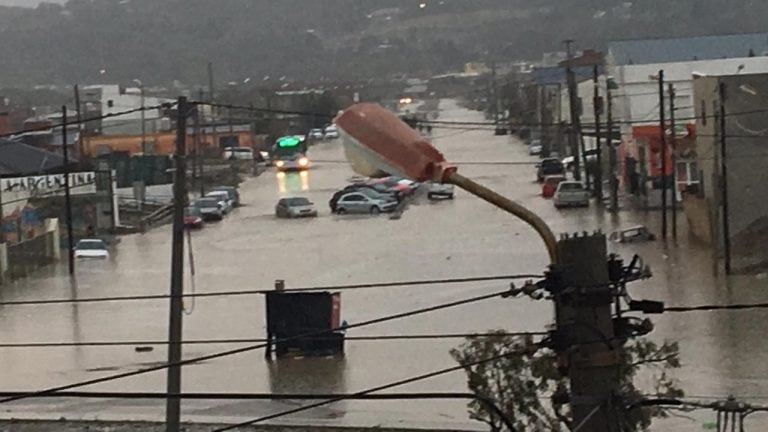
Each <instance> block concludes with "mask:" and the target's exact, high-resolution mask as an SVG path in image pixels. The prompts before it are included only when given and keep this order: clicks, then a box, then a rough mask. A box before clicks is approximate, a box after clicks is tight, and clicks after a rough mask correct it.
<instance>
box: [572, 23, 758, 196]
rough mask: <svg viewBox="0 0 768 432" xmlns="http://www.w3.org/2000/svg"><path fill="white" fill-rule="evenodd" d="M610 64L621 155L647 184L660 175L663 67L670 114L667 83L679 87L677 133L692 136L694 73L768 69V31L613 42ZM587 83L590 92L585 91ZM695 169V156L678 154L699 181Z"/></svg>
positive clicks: (689, 176) (680, 172) (683, 171)
mask: <svg viewBox="0 0 768 432" xmlns="http://www.w3.org/2000/svg"><path fill="white" fill-rule="evenodd" d="M606 70H607V73H608V75H609V76H611V77H612V78H613V80H614V82H615V83H616V84H617V85H618V89H617V90H614V92H613V94H614V97H613V107H614V110H613V112H614V120H615V121H617V122H620V129H621V133H622V146H621V149H620V151H619V158H620V161H622V162H623V163H624V165H623V168H624V174H625V175H626V176H627V177H629V175H630V174H631V173H632V172H636V173H637V174H638V175H639V180H638V182H639V184H640V187H643V186H645V185H646V182H647V181H648V180H653V179H658V178H660V176H661V157H660V150H661V144H660V143H661V138H660V129H659V115H660V112H659V108H660V100H659V84H658V80H657V79H658V78H657V77H658V74H659V71H661V70H663V71H664V80H665V86H664V102H663V103H664V108H665V117H666V119H667V120H668V119H669V118H670V109H669V108H670V106H669V105H670V99H669V94H668V85H669V84H672V85H673V86H674V89H675V93H676V95H675V100H674V104H675V112H674V114H675V124H676V127H675V132H676V137H677V138H680V137H681V136H682V137H684V138H688V139H692V138H693V137H694V136H695V123H696V121H695V115H694V103H693V94H692V93H693V90H692V89H693V78H694V75H697V76H704V75H734V74H756V73H764V72H768V33H759V34H754V33H753V34H736V35H725V36H703V37H692V38H678V39H650V40H631V41H619V42H613V43H611V44H610V45H609V49H608V54H607V56H606ZM582 89H583V91H584V92H588V93H589V94H588V95H586V96H585V95H584V93H581V91H582ZM591 89H592V87H591V83H589V84H587V83H582V84H581V86H580V95H582V100H583V101H585V102H586V101H587V99H589V106H590V107H591V95H592V93H591ZM602 93H603V94H604V91H603V92H602ZM586 106H587V104H586V103H585V108H586ZM590 109H591V108H590ZM590 109H585V115H589V116H591V114H589V113H588V112H589V111H590ZM585 118H586V117H585ZM687 135H690V136H687ZM686 136H687V137H686ZM668 141H669V140H668ZM668 145H669V142H668ZM667 155H668V160H667V167H669V168H668V169H667V172H666V175H667V176H671V175H672V174H673V169H672V164H671V160H672V159H671V158H672V151H671V149H670V150H669V151H667ZM628 158H629V161H628ZM696 172H697V169H696V167H695V161H693V160H685V159H682V160H678V165H677V166H676V174H677V179H678V180H680V181H682V182H691V181H696V179H695V178H694V177H695V173H696Z"/></svg>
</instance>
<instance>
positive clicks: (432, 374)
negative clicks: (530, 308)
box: [213, 348, 533, 432]
mask: <svg viewBox="0 0 768 432" xmlns="http://www.w3.org/2000/svg"><path fill="white" fill-rule="evenodd" d="M532 349H533V348H528V349H525V350H517V351H514V352H509V353H505V354H500V355H496V356H493V357H488V358H485V359H481V360H477V361H473V362H469V363H464V364H460V365H458V366H451V367H447V368H444V369H438V370H436V371H433V372H428V373H425V374H421V375H416V376H413V377H410V378H405V379H402V380H399V381H394V382H391V383H389V384H384V385H380V386H377V387H371V388H369V389H366V390H362V391H359V392H356V393H353V394H352V396H355V397H357V396H365V395H368V394H371V393H375V392H379V391H382V390H388V389H391V388H394V387H400V386H403V385H406V384H411V383H414V382H419V381H424V380H427V379H430V378H434V377H437V376H440V375H445V374H449V373H452V372H456V371H460V370H464V369H466V368H468V367H471V366H477V365H480V364H483V363H489V362H493V361H496V360H500V359H502V358H504V357H509V356H511V355H518V354H524V353H526V352H530V351H531V350H532ZM348 398H349V397H348V395H340V396H337V397H334V398H329V399H326V400H324V401H321V402H316V403H312V404H309V405H304V406H300V407H298V408H293V409H289V410H285V411H281V412H278V413H275V414H269V415H266V416H263V417H259V418H257V419H253V420H248V421H245V422H242V423H238V424H234V425H229V426H225V427H222V428H218V429H215V430H214V431H213V432H225V431H229V430H233V429H237V428H241V427H245V426H250V425H252V424H255V423H261V422H264V421H267V420H273V419H276V418H279V417H285V416H288V415H291V414H296V413H300V412H303V411H308V410H310V409H314V408H319V407H322V406H325V405H330V404H333V403H336V402H340V401H343V400H345V399H348ZM507 427H508V428H509V430H510V432H514V431H515V429H514V426H513V425H512V424H507Z"/></svg>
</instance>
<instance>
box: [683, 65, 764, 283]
mask: <svg viewBox="0 0 768 432" xmlns="http://www.w3.org/2000/svg"><path fill="white" fill-rule="evenodd" d="M721 83H722V84H724V85H725V111H726V117H725V137H726V147H725V166H726V169H727V176H726V184H727V189H726V190H724V189H723V188H722V184H723V182H722V179H723V175H722V174H723V172H722V165H723V164H722V163H721V161H722V146H721V141H720V136H721V130H720V116H719V110H720V108H719V106H720V96H719V86H720V84H721ZM766 96H768V74H757V75H741V74H739V75H730V76H721V77H703V78H698V79H696V80H694V98H693V99H694V100H693V105H694V109H695V114H696V117H697V120H696V126H697V139H696V148H695V152H696V160H697V163H698V167H699V169H700V170H701V177H702V179H703V181H704V184H703V185H702V186H701V188H700V195H701V197H702V199H703V201H704V202H705V203H706V204H707V208H708V212H709V219H710V226H711V229H710V232H711V237H712V244H713V246H714V247H715V250H716V252H717V255H718V256H722V254H723V252H724V234H723V233H724V224H725V221H726V220H727V223H728V230H729V239H730V243H731V254H732V258H733V267H734V270H735V271H738V270H739V267H740V266H741V264H743V266H742V267H744V268H756V266H761V265H763V263H768V251H766V250H765V247H764V244H765V242H766V241H768V187H766V185H768V169H766V167H768V111H766V106H765V98H766ZM724 193H725V194H727V202H728V213H727V218H726V214H725V213H724V208H723V203H724ZM689 210H690V209H689V208H688V207H686V214H687V215H688V217H689V220H690V219H691V218H692V217H694V215H693V213H690V214H689V213H688V212H689Z"/></svg>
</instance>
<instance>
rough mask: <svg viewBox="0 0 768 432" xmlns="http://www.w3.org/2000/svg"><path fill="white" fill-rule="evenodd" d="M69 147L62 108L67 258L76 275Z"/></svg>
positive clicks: (65, 111) (71, 269)
mask: <svg viewBox="0 0 768 432" xmlns="http://www.w3.org/2000/svg"><path fill="white" fill-rule="evenodd" d="M67 147H69V145H68V143H67V106H66V105H62V106H61V149H62V150H61V151H62V155H63V156H64V207H65V214H66V216H67V257H68V260H69V263H68V264H69V274H70V276H71V275H74V274H75V239H74V234H73V233H72V197H71V196H70V193H69V149H68V148H67Z"/></svg>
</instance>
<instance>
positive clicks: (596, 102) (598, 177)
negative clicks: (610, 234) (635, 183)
mask: <svg viewBox="0 0 768 432" xmlns="http://www.w3.org/2000/svg"><path fill="white" fill-rule="evenodd" d="M599 72H600V71H599V68H598V66H597V65H595V68H594V70H593V71H592V82H593V84H594V88H595V92H594V93H595V94H594V98H593V99H592V101H593V102H592V105H593V107H594V112H595V151H596V152H597V155H596V158H597V161H596V162H597V171H595V196H596V197H597V204H598V205H602V204H603V156H602V154H603V150H602V146H601V144H600V114H601V113H602V112H603V100H602V99H601V98H600V77H599Z"/></svg>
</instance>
